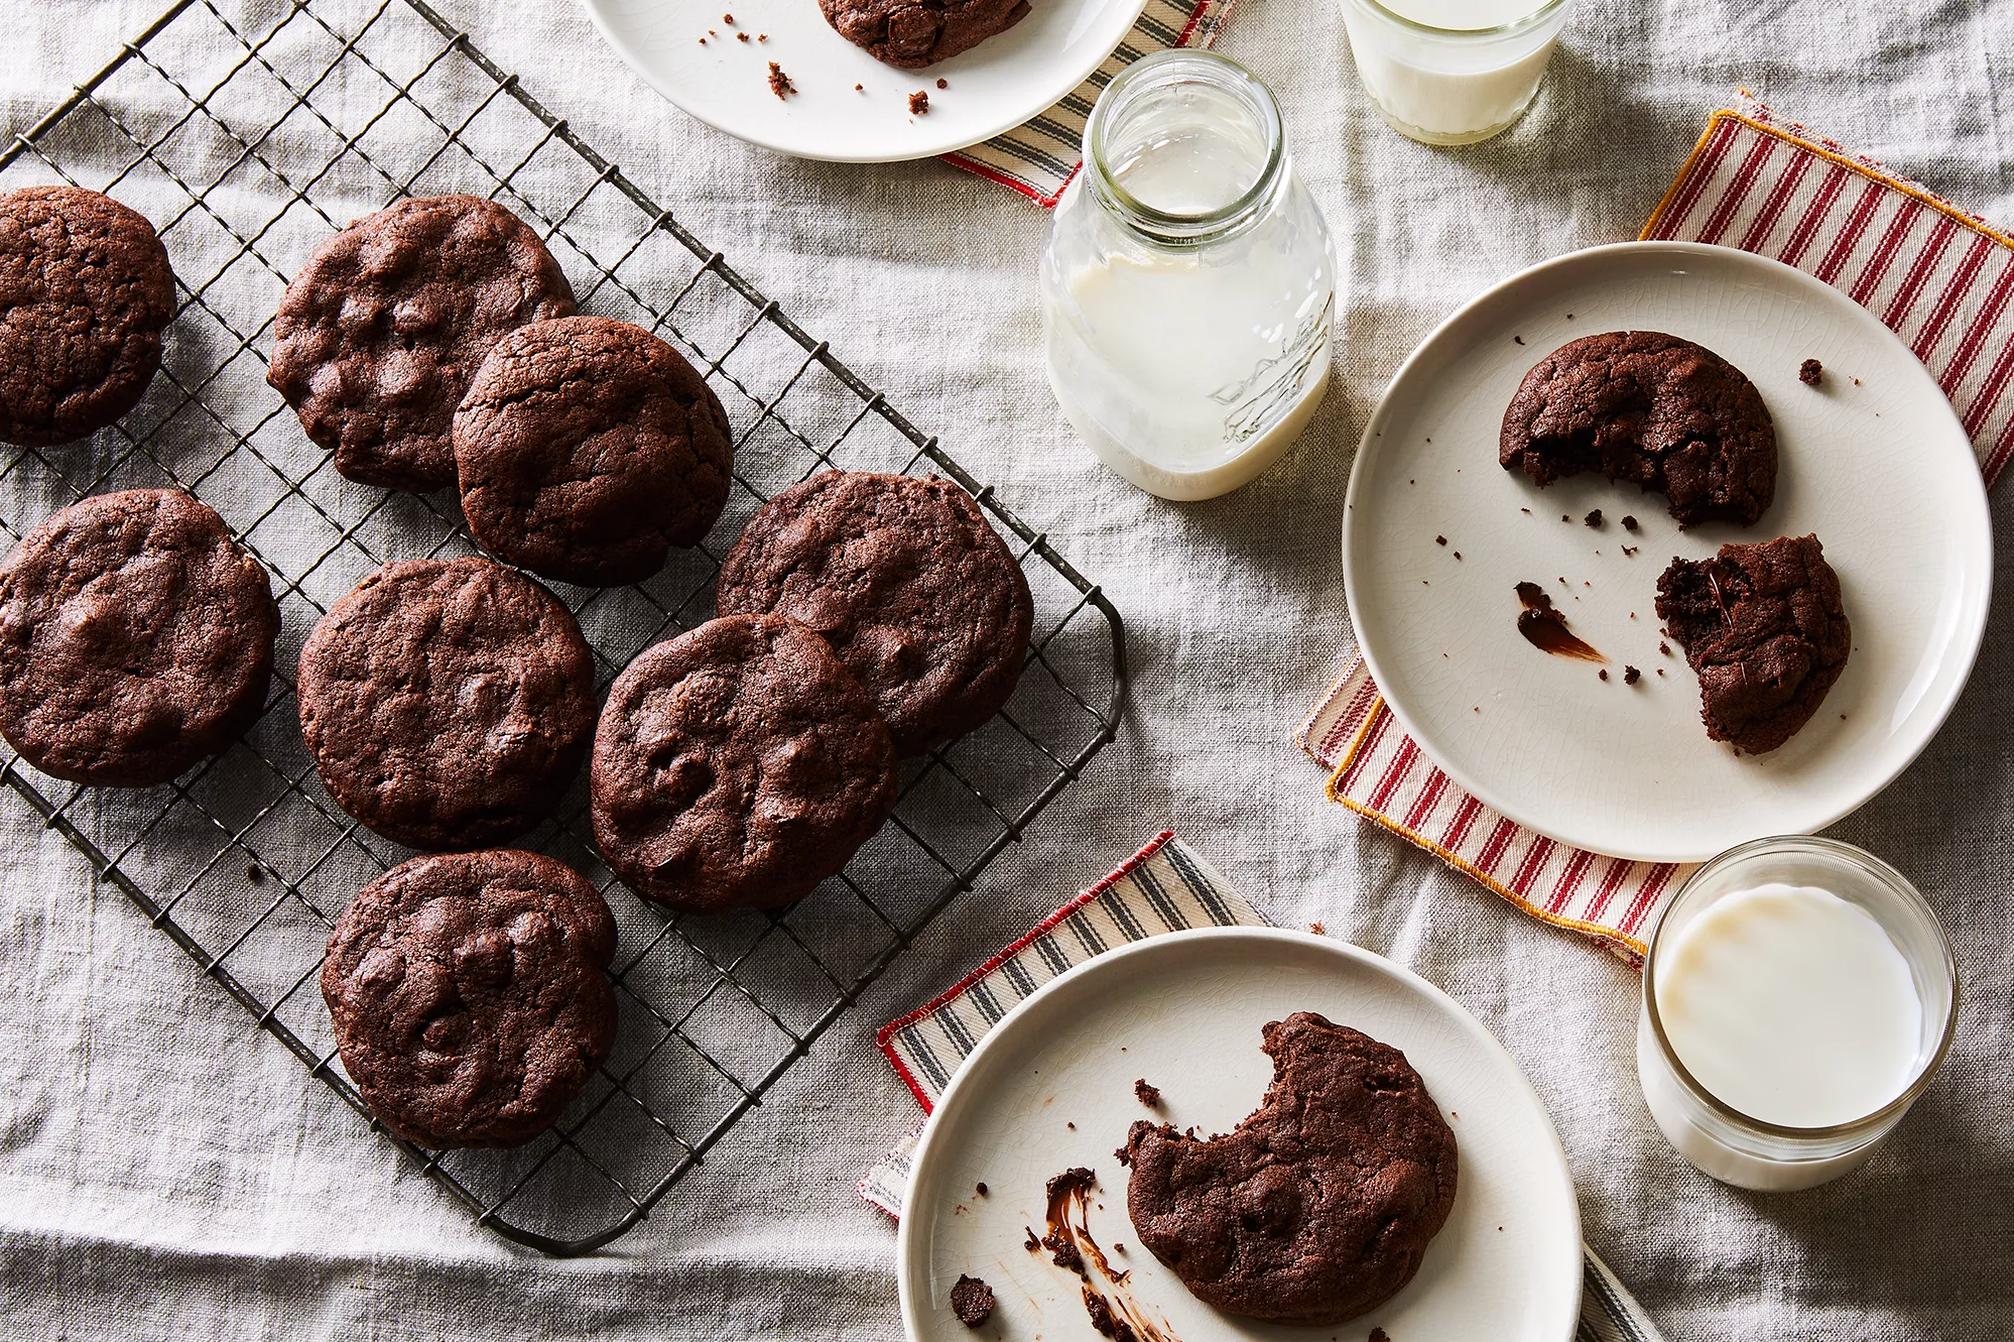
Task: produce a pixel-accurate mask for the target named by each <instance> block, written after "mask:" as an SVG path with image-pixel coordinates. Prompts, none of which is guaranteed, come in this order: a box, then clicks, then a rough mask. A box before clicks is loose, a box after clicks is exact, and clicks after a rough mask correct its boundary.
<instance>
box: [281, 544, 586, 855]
mask: <svg viewBox="0 0 2014 1342" xmlns="http://www.w3.org/2000/svg"><path fill="white" fill-rule="evenodd" d="M298 689H299V697H300V705H301V735H302V736H303V737H304V738H306V740H307V743H308V749H309V751H310V752H312V753H313V755H314V757H315V768H316V769H317V770H318V771H319V772H320V773H321V776H322V785H323V786H324V787H326V788H327V789H328V791H329V795H330V796H331V797H333V798H334V799H335V802H336V805H338V806H340V807H342V808H343V810H345V811H347V812H349V813H350V814H351V815H353V816H355V817H356V818H357V819H359V820H361V821H363V822H364V823H365V824H366V825H368V826H370V827H371V828H372V829H374V830H376V831H377V832H378V833H380V834H382V835H384V836H385V837H386V838H388V839H395V840H397V841H398V842H400V843H403V844H407V845H409V846H411V847H413V848H434V849H439V848H477V847H481V846H482V845H484V844H491V843H496V842H499V841H501V840H503V839H506V838H509V837H510V836H512V835H515V834H521V833H523V832H524V831H525V830H527V829H529V828H531V827H532V826H533V825H534V824H536V823H537V822H538V821H539V820H540V819H541V818H543V817H544V816H546V815H548V814H550V813H551V812H552V809H553V808H554V807H555V806H557V805H558V804H559V799H560V796H561V794H562V793H564V792H565V791H566V787H567V784H568V783H569V782H570V781H571V780H572V778H573V776H574V773H575V771H576V770H577V769H579V767H580V761H581V756H582V755H583V754H584V753H585V752H586V750H587V743H588V733H589V732H590V731H592V730H593V727H594V659H593V655H592V654H591V653H590V652H589V650H588V646H587V641H586V640H585V639H583V638H582V637H581V634H580V626H579V625H578V624H576V623H575V622H574V618H573V615H572V613H571V612H569V611H568V610H567V608H566V607H565V606H563V605H561V604H560V603H559V600H558V599H557V598H556V597H554V596H553V594H552V593H550V592H548V591H546V590H545V588H543V587H540V586H539V585H538V584H537V583H535V582H533V581H532V580H531V579H530V578H527V577H525V576H524V575H523V574H521V573H513V572H512V571H511V570H509V569H507V568H505V567H503V566H502V565H501V564H496V563H492V562H491V561H490V560H487V559H449V560H440V559H408V560H402V561H400V562H398V563H395V564H386V565H385V566H384V567H382V568H380V569H378V570H376V571H375V572H373V573H370V574H368V575H367V576H366V577H365V578H364V580H363V581H362V582H360V583H358V584H357V585H356V588H355V589H354V590H352V591H351V592H350V593H349V595H347V596H345V597H344V598H343V599H342V600H341V601H338V602H337V603H336V604H335V605H334V606H332V607H330V609H329V613H328V614H327V615H325V616H323V617H322V618H321V619H320V620H319V621H317V622H316V624H315V628H314V632H312V633H311V634H309V635H308V641H307V644H306V646H304V647H303V648H302V649H301V665H300V676H299V681H298Z"/></svg>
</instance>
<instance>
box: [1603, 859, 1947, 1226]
mask: <svg viewBox="0 0 2014 1342" xmlns="http://www.w3.org/2000/svg"><path fill="white" fill-rule="evenodd" d="M1957 1004H1958V975H1957V966H1956V965H1955V964H1954V963H1953V961H1952V958H1951V947H1950V944H1949V943H1948V942H1947V941H1946V940H1945V937H1944V929H1943V927H1942V926H1941V925H1940V924H1939V923H1938V921H1937V915H1936V914H1934V913H1932V912H1931V910H1930V906H1929V905H1928V904H1926V903H1924V902H1923V897H1922V896H1921V895H1919V894H1918V893H1917V892H1916V889H1915V887H1914V886H1912V885H1910V884H1909V882H1908V881H1907V880H1905V879H1903V877H1902V875H1901V874H1900V873H1899V872H1897V871H1896V870H1895V869H1894V868H1893V867H1891V866H1889V865H1888V864H1887V863H1885V862H1883V861H1881V860H1880V859H1879V858H1877V857H1874V856H1873V855H1872V854H1869V853H1866V852H1863V851H1861V850H1860V849H1858V848H1854V847H1852V846H1851V845H1848V844H1843V843H1836V842H1834V841H1832V840H1830V839H1819V838H1778V839H1757V840H1756V841H1754V842H1753V843H1746V844H1743V845H1741V846H1740V847H1739V848H1731V849H1729V850H1728V851H1727V852H1725V853H1722V854H1721V855H1720V856H1719V857H1716V858H1715V859H1713V861H1711V862H1708V863H1707V864H1706V865H1705V866H1702V867H1701V868H1700V869H1699V870H1698V871H1697V872H1695V873H1694V874H1693V876H1692V879H1691V880H1689V881H1687V882H1686V884H1685V886H1684V888H1683V889H1681V890H1680V891H1679V893H1678V895H1677V896H1676V897H1675V898H1674V899H1673V900H1672V902H1671V904H1670V906H1669V907H1668V908H1666V910H1665V912H1664V916H1663V917H1662V918H1661V919H1660V920H1659V921H1658V925H1657V930H1656V931H1655V932H1654V933H1653V934H1652V936H1651V939H1650V951H1649V954H1648V956H1647V957H1646V959H1645V961H1644V966H1643V1005H1642V1008H1641V1010H1640V1011H1639V1013H1638V1017H1637V1031H1636V1066H1637V1076H1638V1079H1639V1080H1640V1081H1641V1083H1642V1085H1643V1097H1644V1100H1645V1102H1646V1103H1647V1104H1648V1105H1649V1106H1650V1112H1651V1117H1652V1118H1654V1119H1655V1120H1656V1122H1657V1126H1658V1128H1659V1130H1660V1131H1662V1132H1663V1133H1664V1135H1665V1137H1666V1138H1668V1139H1669V1140H1670V1142H1671V1144H1672V1145H1673V1146H1674V1147H1675V1148H1677V1150H1678V1153H1679V1154H1680V1155H1682V1156H1684V1157H1685V1158H1686V1159H1687V1160H1688V1161H1690V1162H1692V1164H1693V1165H1694V1166H1696V1167H1697V1168H1699V1169H1700V1170H1702V1171H1704V1172H1705V1173H1707V1174H1710V1175H1712V1176H1713V1177H1714V1178H1716V1179H1719V1180H1721V1181H1722V1182H1723V1183H1730V1184H1737V1185H1739V1186H1741V1187H1743V1188H1757V1189H1765V1190H1781V1189H1793V1188H1809V1187H1811V1186H1813V1185H1814V1184H1822V1183H1825V1182H1826V1181H1828V1180H1831V1179H1836V1178H1838V1177H1839V1176H1840V1175H1842V1174H1844V1173H1846V1172H1847V1171H1848V1170H1850V1169H1853V1168H1854V1167H1855V1166H1857V1165H1859V1164H1860V1163H1861V1162H1862V1161H1864V1160H1866V1159H1867V1157H1868V1155H1869V1154H1870V1153H1871V1152H1872V1151H1873V1150H1874V1146H1875V1144H1876V1143H1877V1142H1879V1141H1880V1140H1881V1139H1882V1138H1883V1137H1884V1136H1886V1135H1887V1134H1888V1132H1889V1131H1890V1130H1891V1129H1892V1128H1894V1126H1895V1125H1896V1124H1897V1123H1899V1122H1901V1121H1902V1116H1903V1114H1905V1113H1907V1112H1908V1110H1909V1106H1910V1105H1911V1104H1913V1103H1914V1102H1915V1100H1916V1097H1917V1096H1918V1095H1921V1094H1922V1093H1923V1091H1924V1088H1925V1087H1927V1086H1928V1085H1929V1084H1930V1080H1931V1078H1932V1077H1933V1076H1934V1075H1936V1072H1937V1069H1938V1067H1939V1066H1940V1065H1941V1064H1942V1063H1943V1061H1944V1055H1945V1052H1946V1051H1947V1050H1948V1049H1949V1048H1950V1046H1951V1034H1952V1030H1953V1026H1954V1023H1955V1021H1956V1016H1957Z"/></svg>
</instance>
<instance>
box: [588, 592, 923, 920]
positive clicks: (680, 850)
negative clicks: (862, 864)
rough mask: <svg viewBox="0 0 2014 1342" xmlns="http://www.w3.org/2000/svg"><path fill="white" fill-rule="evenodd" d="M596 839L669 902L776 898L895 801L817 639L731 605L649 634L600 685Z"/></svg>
mask: <svg viewBox="0 0 2014 1342" xmlns="http://www.w3.org/2000/svg"><path fill="white" fill-rule="evenodd" d="M591 779H592V787H593V793H594V837H595V842H596V843H597V844H598V845H599V846H600V848H601V852H602V856H603V857H605V858H606V859H607V860H608V864H609V866H610V867H612V868H614V870H615V872H616V874H617V875H618V876H620V877H622V879H623V880H624V881H626V882H628V883H629V886H630V888H631V889H633V890H635V891H636V892H637V893H638V894H640V895H642V896H644V897H645V898H647V899H654V900H657V901H658V902H660V903H663V904H669V905H671V906H672V907H673V908H678V909H691V910H698V911H705V912H711V911H714V910H720V909H732V908H744V907H746V908H759V909H767V908H775V907H777V906H779V905H783V904H788V903H790V902H791V901H792V900H796V899H801V898H803V897H804V896H805V895H808V894H810V893H811V891H812V890H813V889H815V888H816V887H817V885H818V883H819V882H820V881H822V880H824V879H825V878H826V877H828V876H830V875H832V874H833V873H835V872H837V871H838V870H839V869H840V868H841V867H844V866H845V865H846V861H847V859H848V858H850V857H852V856H853V853H854V850H855V849H857V848H859V847H860V845H861V844H863V843H865V842H867V840H868V839H869V838H870V837H871V836H872V835H873V833H874V831H875V830H877V829H879V828H881V822H882V821H884V820H886V819H887V818H888V815H889V812H891V811H892V810H894V809H895V795H896V777H895V748H894V746H893V745H892V744H890V742H889V738H888V728H887V725H886V724H885V723H883V722H882V720H881V716H880V714H878V713H876V712H875V710H874V704H873V701H872V700H870V699H869V698H868V697H867V692H866V691H865V690H864V689H862V688H861V686H860V683H859V682H858V681H856V680H855V679H854V678H853V676H852V674H851V673H849V672H848V671H847V669H846V667H845V666H844V665H842V664H841V663H840V661H839V659H838V657H836V656H834V655H833V652H832V649H831V648H830V647H828V646H827V645H826V643H825V641H824V640H823V639H821V638H819V637H818V635H816V634H814V633H812V632H811V631H810V630H809V629H806V628H804V626H802V625H800V624H797V623H795V622H794V621H791V620H786V619H784V618H782V617H781V616H775V615H731V616H727V617H725V618H722V619H718V620H709V621H708V622H707V623H705V624H703V625H701V626H699V628H697V629H694V630H693V631H692V632H690V633H688V634H682V635H680V636H679V637H677V638H675V639H672V640H671V641H670V642H668V643H660V644H658V645H657V646H656V647H654V648H651V649H649V650H648V651H646V652H645V653H644V654H643V655H642V656H640V657H638V658H637V659H636V660H635V661H633V662H631V663H630V664H629V667H628V669H626V670H625V671H624V672H623V673H622V674H621V675H619V676H617V677H616V678H615V684H613V685H611V686H610V687H609V691H608V704H607V706H606V707H605V708H603V709H602V714H601V724H600V726H599V727H597V728H596V729H595V734H594V762H593V765H592V766H591Z"/></svg>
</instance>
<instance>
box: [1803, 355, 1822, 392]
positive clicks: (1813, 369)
mask: <svg viewBox="0 0 2014 1342" xmlns="http://www.w3.org/2000/svg"><path fill="white" fill-rule="evenodd" d="M1824 377H1825V365H1824V364H1822V363H1820V362H1818V360H1816V359H1806V360H1805V361H1804V362H1803V363H1801V364H1799V365H1797V380H1798V381H1799V382H1802V383H1803V384H1804V385H1805V386H1807V387H1815V386H1817V385H1818V384H1819V382H1820V381H1821V380H1822V379H1823V378H1824Z"/></svg>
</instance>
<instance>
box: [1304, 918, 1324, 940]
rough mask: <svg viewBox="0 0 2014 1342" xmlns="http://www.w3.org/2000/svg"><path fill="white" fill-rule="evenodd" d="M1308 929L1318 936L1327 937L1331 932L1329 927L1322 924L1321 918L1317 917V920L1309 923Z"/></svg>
mask: <svg viewBox="0 0 2014 1342" xmlns="http://www.w3.org/2000/svg"><path fill="white" fill-rule="evenodd" d="M1308 930H1309V931H1310V932H1313V933H1314V934H1315V935H1316V936H1318V937H1325V936H1327V935H1328V934H1329V929H1328V928H1326V927H1324V926H1322V924H1321V920H1320V919H1317V920H1316V921H1314V922H1312V923H1309V924H1308Z"/></svg>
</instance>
